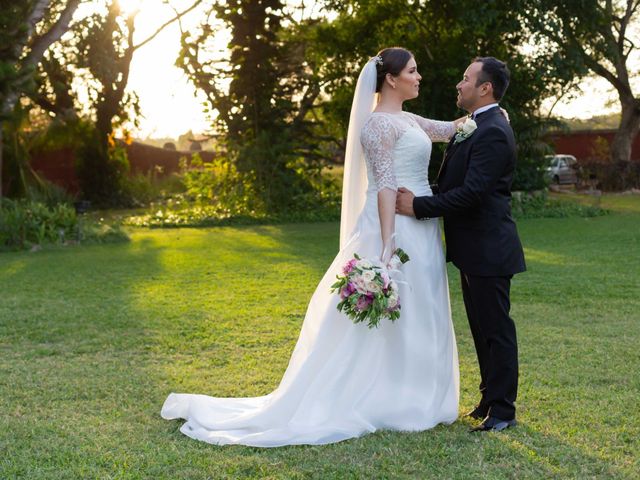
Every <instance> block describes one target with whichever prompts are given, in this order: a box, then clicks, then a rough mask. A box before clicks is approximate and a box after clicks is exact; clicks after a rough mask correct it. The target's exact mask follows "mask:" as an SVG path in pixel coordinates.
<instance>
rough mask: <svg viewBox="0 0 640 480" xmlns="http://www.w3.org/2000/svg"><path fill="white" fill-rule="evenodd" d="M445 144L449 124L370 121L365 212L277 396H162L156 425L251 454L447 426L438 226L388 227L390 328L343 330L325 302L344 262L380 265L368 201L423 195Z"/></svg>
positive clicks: (448, 362) (454, 377) (449, 377)
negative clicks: (392, 282)
mask: <svg viewBox="0 0 640 480" xmlns="http://www.w3.org/2000/svg"><path fill="white" fill-rule="evenodd" d="M453 133H454V126H453V123H451V122H437V121H432V120H427V119H424V118H422V117H418V116H415V115H413V114H410V113H407V112H402V113H398V114H388V113H377V112H374V113H371V114H370V115H369V117H368V119H367V121H366V123H365V125H364V128H363V129H362V131H361V135H360V139H361V142H362V146H363V147H364V153H365V157H366V165H367V178H368V185H369V187H368V190H367V194H366V197H367V198H366V201H365V205H364V209H363V210H362V212H361V213H360V215H359V217H358V219H357V223H356V226H355V229H354V230H353V231H352V234H351V235H350V236H349V239H348V241H347V242H346V244H345V245H344V246H343V247H342V248H341V250H340V252H339V253H338V255H337V256H336V258H335V260H334V261H333V263H332V264H331V266H330V267H329V269H328V270H327V273H326V274H325V275H324V277H323V278H322V280H321V281H320V284H319V285H318V288H317V289H316V291H315V293H314V295H313V296H312V298H311V301H310V302H309V306H308V309H307V313H306V315H305V318H304V323H303V324H302V330H301V332H300V337H299V339H298V342H297V344H296V347H295V349H294V351H293V354H292V356H291V359H290V361H289V366H288V367H287V370H286V372H285V373H284V376H283V378H282V381H281V383H280V385H279V386H278V387H277V388H276V389H275V390H274V391H273V392H272V393H270V394H268V395H265V396H262V397H255V398H215V397H210V396H206V395H196V394H178V393H172V394H170V395H169V397H168V398H167V400H166V401H165V403H164V406H163V408H162V417H163V418H165V419H176V418H182V419H185V420H186V422H185V423H184V424H183V425H182V427H181V429H180V430H181V432H182V433H184V434H185V435H187V436H189V437H191V438H194V439H197V440H202V441H204V442H209V443H213V444H217V445H225V444H241V445H250V446H259V447H276V446H281V445H293V444H314V445H317V444H326V443H332V442H338V441H341V440H345V439H348V438H352V437H358V436H360V435H363V434H365V433H368V432H373V431H375V430H378V429H388V430H401V431H419V430H425V429H429V428H431V427H433V426H435V425H437V424H439V423H452V422H453V421H455V420H456V418H457V416H458V387H459V374H458V354H457V349H456V343H455V337H454V332H453V325H452V322H451V313H450V306H449V291H448V285H447V273H446V268H445V261H444V256H443V249H442V243H441V234H440V229H439V226H438V222H437V220H435V219H434V220H428V221H418V220H416V219H415V218H410V217H405V216H400V215H396V219H395V231H396V238H395V242H396V246H398V247H402V248H403V249H404V250H405V251H406V252H407V253H408V254H409V256H410V257H411V260H410V261H409V262H408V263H406V264H405V265H403V266H402V267H401V270H402V273H403V276H404V278H403V280H404V281H405V282H406V283H400V285H399V290H400V301H401V304H402V308H401V316H400V318H399V319H398V320H397V321H396V322H395V323H391V322H389V321H387V320H384V321H383V322H382V323H381V326H380V327H379V328H377V329H375V328H374V329H369V328H368V327H367V326H366V325H365V324H357V325H356V324H353V323H352V322H351V321H350V320H349V319H348V318H347V317H346V316H345V315H344V314H342V313H339V312H338V311H337V310H336V305H337V303H338V301H339V299H338V296H337V295H336V294H330V293H329V289H330V286H331V284H332V283H334V281H335V277H336V274H340V273H341V269H342V266H343V265H344V264H345V263H346V262H347V261H348V260H350V259H351V258H353V254H354V252H355V253H358V254H359V255H360V256H364V257H375V256H379V255H380V254H381V250H382V241H381V238H380V222H379V218H378V207H377V192H378V190H379V189H382V188H392V189H396V188H397V187H400V186H404V187H406V188H408V189H410V190H412V191H413V192H414V193H415V194H416V195H430V194H431V192H430V189H429V183H428V181H427V167H428V159H429V156H430V153H431V141H432V140H433V141H446V140H448V139H449V138H450V136H451V135H453ZM212 393H213V392H212Z"/></svg>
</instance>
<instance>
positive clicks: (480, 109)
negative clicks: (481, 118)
mask: <svg viewBox="0 0 640 480" xmlns="http://www.w3.org/2000/svg"><path fill="white" fill-rule="evenodd" d="M495 107H499V105H498V103H497V102H496V103H490V104H489V105H485V106H484V107H480V108H478V109H476V110H475V111H474V112H473V113H472V114H471V118H476V117H477V116H478V115H480V114H481V113H484V112H486V111H487V110H491V109H492V108H495Z"/></svg>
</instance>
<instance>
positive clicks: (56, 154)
mask: <svg viewBox="0 0 640 480" xmlns="http://www.w3.org/2000/svg"><path fill="white" fill-rule="evenodd" d="M192 153H193V152H185V151H176V150H167V149H164V148H158V147H153V146H151V145H145V144H144V143H138V142H133V143H132V144H131V145H128V146H127V155H128V156H129V164H130V166H131V173H132V174H133V175H135V174H140V173H141V174H145V173H147V172H149V171H152V170H154V169H155V170H156V175H159V176H164V175H169V174H171V173H173V172H177V171H178V170H179V164H180V159H181V158H182V157H187V158H191V154H192ZM199 153H200V156H201V157H202V160H203V161H205V162H210V161H212V160H213V159H214V158H215V154H214V153H213V152H204V151H202V152H199ZM75 163H76V159H75V154H74V152H73V150H71V149H62V150H55V151H51V152H40V153H38V154H36V155H34V156H33V158H32V159H31V166H32V167H33V169H34V170H35V171H36V172H38V173H39V174H40V175H42V176H43V177H44V178H46V179H47V180H49V181H51V182H53V183H55V184H57V185H60V186H61V187H63V188H65V189H66V190H67V191H69V192H71V193H77V192H78V191H79V182H78V176H77V175H76V170H75ZM156 167H158V168H156Z"/></svg>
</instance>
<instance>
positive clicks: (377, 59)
mask: <svg viewBox="0 0 640 480" xmlns="http://www.w3.org/2000/svg"><path fill="white" fill-rule="evenodd" d="M370 61H373V62H376V65H379V66H382V57H381V56H380V55H376V56H375V57H371V60H370Z"/></svg>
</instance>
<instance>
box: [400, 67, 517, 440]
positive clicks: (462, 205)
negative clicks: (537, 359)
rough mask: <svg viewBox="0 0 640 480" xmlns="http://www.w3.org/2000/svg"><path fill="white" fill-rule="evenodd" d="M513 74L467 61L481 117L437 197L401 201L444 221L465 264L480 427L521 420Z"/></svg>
mask: <svg viewBox="0 0 640 480" xmlns="http://www.w3.org/2000/svg"><path fill="white" fill-rule="evenodd" d="M509 76H510V75H509V69H508V68H507V66H506V65H505V63H503V62H501V61H500V60H497V59H495V58H493V57H480V58H476V59H475V60H474V61H473V62H472V63H471V65H469V67H467V69H466V71H465V72H464V76H463V78H462V81H460V83H458V85H457V86H456V88H457V90H458V101H457V104H458V107H460V108H462V109H464V110H466V111H468V112H469V113H470V114H471V118H472V119H473V122H471V121H469V120H467V121H466V122H465V124H463V125H460V126H459V127H458V133H456V135H455V136H454V138H453V139H452V140H451V141H450V142H449V145H448V146H447V150H446V152H445V155H444V160H443V161H442V166H441V168H440V172H439V173H438V179H437V186H434V196H429V197H415V196H414V195H413V193H412V192H410V191H409V190H406V189H404V188H401V189H399V191H398V196H397V203H396V212H397V213H400V214H403V215H411V216H415V217H417V218H418V219H421V220H426V219H429V218H433V217H443V219H444V232H445V240H446V244H447V260H448V261H452V262H453V264H454V265H455V266H456V267H458V269H459V270H460V277H461V280H462V295H463V298H464V305H465V309H466V311H467V318H468V319H469V325H470V327H471V333H472V335H473V341H474V343H475V347H476V352H477V354H478V363H479V366H480V377H481V382H480V394H481V398H480V402H479V403H478V405H477V406H476V408H475V409H474V410H472V411H471V412H469V414H468V415H469V416H471V417H473V418H475V419H478V420H482V422H481V423H480V425H479V426H477V427H475V428H474V429H473V430H472V431H474V432H477V431H480V432H482V431H500V430H504V429H506V428H509V427H511V426H514V425H515V424H516V420H515V418H516V409H515V400H516V395H517V388H518V345H517V341H516V328H515V324H514V323H513V320H512V319H511V317H510V316H509V309H510V300H509V289H510V285H511V278H512V277H513V275H514V274H516V273H520V272H523V271H524V270H525V263H524V254H523V251H522V245H521V244H520V239H519V238H518V232H517V231H516V225H515V223H514V221H513V218H512V217H511V207H510V199H511V183H512V181H513V171H514V167H515V161H516V145H515V140H514V136H513V131H512V130H511V127H510V125H509V122H508V120H507V119H506V118H505V116H504V115H503V114H502V113H501V110H500V107H499V106H498V102H499V101H500V100H501V99H502V96H503V95H504V92H505V90H506V89H507V86H508V85H509ZM474 122H475V123H474ZM474 126H476V127H477V128H474Z"/></svg>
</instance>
